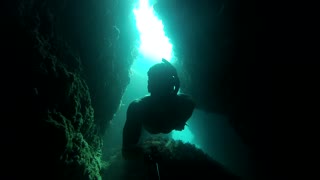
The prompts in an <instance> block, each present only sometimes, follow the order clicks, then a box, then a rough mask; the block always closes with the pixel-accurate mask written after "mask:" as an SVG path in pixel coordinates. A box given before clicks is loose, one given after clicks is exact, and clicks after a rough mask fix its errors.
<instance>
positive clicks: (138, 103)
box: [129, 95, 150, 107]
mask: <svg viewBox="0 0 320 180" xmlns="http://www.w3.org/2000/svg"><path fill="white" fill-rule="evenodd" d="M149 99H150V96H149V95H146V96H144V97H141V98H138V99H135V100H133V101H132V102H131V103H130V104H129V106H134V107H137V106H141V105H143V104H144V103H145V102H147V101H148V100H149Z"/></svg>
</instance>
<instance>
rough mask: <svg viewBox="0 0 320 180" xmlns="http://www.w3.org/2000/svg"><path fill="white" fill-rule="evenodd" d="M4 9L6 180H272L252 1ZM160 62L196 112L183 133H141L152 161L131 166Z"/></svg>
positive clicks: (46, 0)
mask: <svg viewBox="0 0 320 180" xmlns="http://www.w3.org/2000/svg"><path fill="white" fill-rule="evenodd" d="M1 4H2V5H1V11H0V13H1V23H2V26H1V45H2V46H1V47H2V48H1V55H2V62H1V63H2V66H1V67H2V71H1V73H2V74H1V76H2V78H3V81H2V82H1V83H2V87H3V88H2V94H3V100H4V101H3V102H2V104H3V108H2V110H1V111H2V120H3V122H4V123H3V125H2V127H1V137H3V142H4V143H3V145H2V155H3V159H4V160H3V163H4V169H2V171H3V172H2V173H1V175H0V177H1V179H27V178H31V179H68V180H73V179H75V180H76V179H77V180H79V179H83V180H109V179H112V180H121V179H160V178H161V179H173V178H175V179H182V178H186V179H187V178H190V177H195V178H203V177H207V179H221V180H224V179H228V180H229V179H244V180H253V179H260V180H261V179H270V178H272V174H271V170H270V169H271V158H270V156H271V153H269V152H271V150H270V148H271V142H270V141H271V140H270V137H271V135H270V131H269V130H270V121H269V115H268V113H269V112H268V107H269V106H270V105H269V103H265V102H268V100H269V99H270V97H269V96H270V91H269V89H268V88H266V87H265V82H266V81H267V79H266V78H267V77H266V75H265V72H266V71H268V69H267V67H265V66H263V65H261V64H260V63H259V62H258V61H257V60H256V56H255V41H256V40H255V30H256V29H255V28H256V24H255V23H256V19H255V5H254V4H255V3H254V2H253V1H251V0H247V1H242V0H241V1H235V0H213V1H206V0H198V1H195V0H92V1H86V0H77V1H76V0H32V1H24V0H5V1H3V2H1ZM162 58H164V59H166V60H167V61H168V62H169V63H170V64H171V65H172V66H173V67H174V68H175V69H176V72H177V74H178V76H179V80H180V81H179V83H180V84H179V88H180V89H179V88H178V90H177V92H176V93H178V94H188V95H190V97H192V100H193V102H194V103H195V107H194V110H193V112H192V115H190V117H188V118H187V121H186V122H185V124H184V127H183V128H182V129H179V130H177V129H176V130H172V131H170V132H168V133H158V134H152V133H148V132H147V131H146V130H144V129H143V128H142V130H141V140H140V146H141V147H140V148H141V149H142V153H143V157H142V158H136V159H134V160H126V159H124V158H123V157H122V153H121V149H122V143H123V142H122V141H123V137H122V136H123V129H124V126H125V122H126V118H127V116H128V114H127V110H128V109H129V105H130V103H131V102H133V101H135V100H136V99H138V98H141V97H144V96H146V95H148V94H149V92H148V88H147V87H149V85H148V82H149V81H148V76H147V72H148V70H149V68H150V67H152V66H153V65H155V64H157V63H160V62H161V60H162ZM158 83H160V81H159V82H158ZM261 94H263V96H262V95H261ZM262 102H264V103H262ZM183 105H185V106H187V105H186V104H183V103H182V105H181V106H183ZM181 113H182V114H183V113H185V112H184V111H183V110H182V112H181ZM177 117H178V116H177ZM163 122H166V120H165V119H163ZM154 149H156V152H157V153H156V154H157V155H154V154H152V153H153V150H154ZM150 153H151V154H152V157H153V155H154V157H155V156H159V157H161V158H158V159H157V160H155V159H154V158H151V159H152V160H150V159H149V160H146V157H147V158H150V157H151V156H149V155H150Z"/></svg>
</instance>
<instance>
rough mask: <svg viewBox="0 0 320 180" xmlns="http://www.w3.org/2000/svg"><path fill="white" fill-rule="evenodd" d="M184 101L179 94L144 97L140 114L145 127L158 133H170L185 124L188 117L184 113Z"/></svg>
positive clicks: (141, 101)
mask: <svg viewBox="0 0 320 180" xmlns="http://www.w3.org/2000/svg"><path fill="white" fill-rule="evenodd" d="M183 103H185V102H184V100H183V98H182V97H181V96H178V95H175V96H171V97H166V98H153V97H151V96H146V97H144V98H142V99H141V100H140V102H139V104H140V105H141V107H142V111H141V113H140V115H139V116H140V118H141V120H142V123H143V127H144V128H145V129H146V130H147V131H148V132H149V133H151V134H157V133H170V132H171V131H172V130H174V129H176V128H178V127H179V126H181V125H182V124H183V126H184V124H185V122H186V121H187V119H185V118H183V115H182V114H183V113H184V111H185V108H184V104H183ZM182 129H183V127H182ZM182 129H181V130H182Z"/></svg>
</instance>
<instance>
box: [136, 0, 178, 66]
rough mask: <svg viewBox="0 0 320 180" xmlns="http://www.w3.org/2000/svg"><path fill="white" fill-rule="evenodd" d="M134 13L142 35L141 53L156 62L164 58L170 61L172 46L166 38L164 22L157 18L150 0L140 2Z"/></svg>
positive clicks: (140, 0)
mask: <svg viewBox="0 0 320 180" xmlns="http://www.w3.org/2000/svg"><path fill="white" fill-rule="evenodd" d="M133 13H134V15H135V19H136V26H137V29H138V31H139V33H140V48H139V50H140V53H141V54H142V55H143V56H145V57H146V58H147V59H151V60H153V61H156V62H161V59H162V58H165V59H167V60H168V61H170V60H171V58H172V44H171V43H170V42H169V38H168V37H166V36H165V33H164V31H163V24H162V21H161V20H159V19H158V18H157V17H156V15H155V13H154V10H153V7H152V6H151V5H150V3H149V0H139V3H138V6H137V7H136V8H135V9H134V10H133Z"/></svg>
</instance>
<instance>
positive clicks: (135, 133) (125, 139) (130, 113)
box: [122, 101, 142, 159]
mask: <svg viewBox="0 0 320 180" xmlns="http://www.w3.org/2000/svg"><path fill="white" fill-rule="evenodd" d="M138 107H139V104H138V102H136V101H134V102H132V103H131V104H130V105H129V107H128V110H127V119H126V122H125V125H124V128H123V134H122V155H123V157H124V158H125V159H127V158H129V156H131V155H134V154H135V151H137V150H138V147H137V143H138V141H139V138H140V135H141V128H142V123H141V119H140V118H139V114H140V113H139V108H138Z"/></svg>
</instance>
